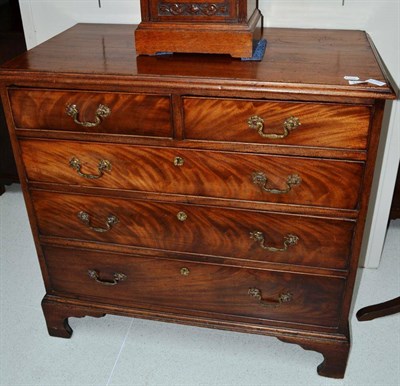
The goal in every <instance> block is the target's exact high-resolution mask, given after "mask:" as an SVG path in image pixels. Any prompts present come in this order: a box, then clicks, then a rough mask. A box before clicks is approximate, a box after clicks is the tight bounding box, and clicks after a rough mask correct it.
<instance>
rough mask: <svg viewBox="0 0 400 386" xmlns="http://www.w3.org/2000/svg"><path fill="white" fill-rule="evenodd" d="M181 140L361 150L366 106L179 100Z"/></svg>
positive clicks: (367, 115)
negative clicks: (181, 125) (182, 127)
mask: <svg viewBox="0 0 400 386" xmlns="http://www.w3.org/2000/svg"><path fill="white" fill-rule="evenodd" d="M183 108H184V124H185V138H188V139H197V140H208V141H209V140H215V141H227V142H249V143H259V144H277V145H297V146H314V147H326V148H346V149H355V150H362V149H366V147H367V138H368V129H369V121H370V115H371V109H370V107H368V106H356V105H353V106H351V105H341V104H321V103H320V104H318V103H298V102H266V101H262V100H236V99H220V98H195V97H186V98H184V99H183Z"/></svg>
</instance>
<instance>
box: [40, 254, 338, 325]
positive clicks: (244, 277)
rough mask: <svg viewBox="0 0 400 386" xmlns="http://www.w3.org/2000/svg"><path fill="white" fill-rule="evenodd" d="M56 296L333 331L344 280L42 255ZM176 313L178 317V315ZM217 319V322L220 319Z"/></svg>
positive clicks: (116, 257) (119, 257)
mask: <svg viewBox="0 0 400 386" xmlns="http://www.w3.org/2000/svg"><path fill="white" fill-rule="evenodd" d="M44 254H45V259H46V265H47V270H48V273H49V276H50V280H51V285H52V289H53V290H54V291H56V292H57V293H62V294H71V295H73V296H79V297H80V298H82V297H86V298H91V299H97V301H100V302H103V303H107V302H108V303H111V304H116V305H124V306H137V307H139V308H140V307H141V308H146V307H151V308H152V309H154V308H156V307H157V306H159V307H168V308H169V309H171V311H173V310H174V309H176V311H177V312H179V313H180V314H182V312H183V310H186V312H187V313H190V311H191V310H194V311H196V312H197V313H198V312H199V311H200V312H209V313H215V314H216V315H218V314H220V317H223V318H225V319H226V318H227V316H228V315H235V316H239V317H244V318H252V319H253V322H255V323H260V324H262V323H266V322H267V320H276V321H283V322H289V323H290V322H292V323H296V324H309V325H317V326H323V327H330V328H335V327H337V325H338V322H339V316H340V304H341V298H342V294H343V289H344V284H345V280H344V279H340V278H330V277H319V276H313V275H304V274H303V275H298V274H294V273H282V272H273V271H263V270H255V269H243V268H235V267H228V266H221V265H217V264H208V263H194V262H184V261H176V260H163V259H149V258H140V257H132V256H124V255H119V254H113V253H102V252H96V251H89V250H74V249H63V248H59V247H50V246H46V247H45V248H44ZM178 309H179V311H178ZM217 317H218V316H217Z"/></svg>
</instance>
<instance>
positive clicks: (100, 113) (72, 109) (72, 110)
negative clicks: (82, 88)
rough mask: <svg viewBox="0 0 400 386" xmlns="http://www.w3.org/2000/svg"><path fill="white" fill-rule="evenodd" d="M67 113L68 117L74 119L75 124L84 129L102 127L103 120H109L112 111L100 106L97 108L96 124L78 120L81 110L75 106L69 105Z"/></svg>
mask: <svg viewBox="0 0 400 386" xmlns="http://www.w3.org/2000/svg"><path fill="white" fill-rule="evenodd" d="M65 111H66V113H67V115H68V116H70V117H72V118H73V119H74V122H75V123H76V124H78V125H81V126H83V127H95V126H98V125H100V123H101V122H102V120H103V119H104V118H107V117H108V116H109V115H110V114H111V109H110V108H109V107H108V106H105V105H102V104H100V105H99V107H97V110H96V117H95V120H94V122H81V121H80V120H79V119H78V115H79V110H78V107H77V106H76V105H75V104H71V105H67V108H66V110H65Z"/></svg>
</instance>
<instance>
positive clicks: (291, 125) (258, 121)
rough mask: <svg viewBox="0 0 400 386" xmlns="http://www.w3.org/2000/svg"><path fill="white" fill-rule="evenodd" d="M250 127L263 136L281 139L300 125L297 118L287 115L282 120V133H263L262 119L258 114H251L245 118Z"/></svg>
mask: <svg viewBox="0 0 400 386" xmlns="http://www.w3.org/2000/svg"><path fill="white" fill-rule="evenodd" d="M247 123H248V125H249V128H250V129H254V130H257V132H258V134H259V135H260V136H261V137H263V138H268V139H282V138H285V137H287V136H288V135H289V134H290V132H291V131H292V130H294V129H296V128H297V127H299V126H300V125H301V123H300V120H299V118H296V117H293V116H291V117H289V118H288V119H286V120H285V122H283V134H274V133H270V134H267V133H264V119H262V118H261V117H259V116H258V115H253V116H252V117H250V118H249V119H248V120H247Z"/></svg>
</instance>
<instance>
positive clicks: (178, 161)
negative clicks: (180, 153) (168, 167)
mask: <svg viewBox="0 0 400 386" xmlns="http://www.w3.org/2000/svg"><path fill="white" fill-rule="evenodd" d="M184 163H185V160H184V159H183V158H182V157H175V158H174V165H175V166H183V164H184Z"/></svg>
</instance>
